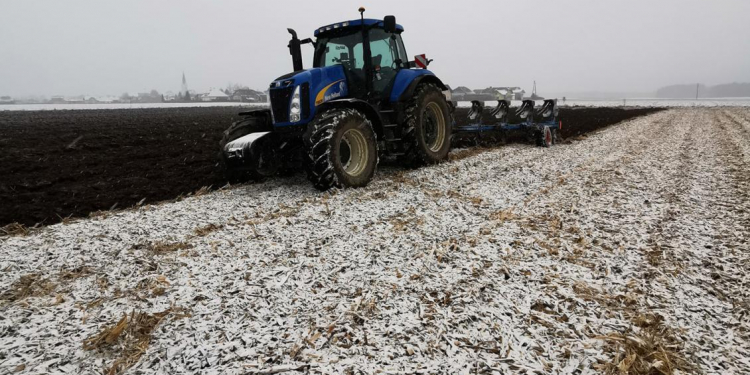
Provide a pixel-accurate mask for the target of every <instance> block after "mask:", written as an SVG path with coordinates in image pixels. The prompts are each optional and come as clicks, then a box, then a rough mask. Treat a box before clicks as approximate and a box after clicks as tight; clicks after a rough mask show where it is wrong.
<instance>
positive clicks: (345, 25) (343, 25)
mask: <svg viewBox="0 0 750 375" xmlns="http://www.w3.org/2000/svg"><path fill="white" fill-rule="evenodd" d="M362 22H364V23H365V26H376V27H383V20H375V19H372V18H365V19H364V21H363V20H361V19H359V20H351V21H344V22H338V23H332V24H330V25H325V26H322V27H320V28H318V29H317V30H315V37H320V36H326V35H327V34H333V33H336V32H340V31H343V30H347V29H353V28H355V27H362ZM403 31H404V27H403V26H401V25H396V32H397V33H401V32H403Z"/></svg>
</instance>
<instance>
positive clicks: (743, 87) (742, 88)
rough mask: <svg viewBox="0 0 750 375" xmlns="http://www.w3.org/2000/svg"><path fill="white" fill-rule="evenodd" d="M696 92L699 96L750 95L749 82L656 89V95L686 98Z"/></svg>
mask: <svg viewBox="0 0 750 375" xmlns="http://www.w3.org/2000/svg"><path fill="white" fill-rule="evenodd" d="M696 89H697V90H696ZM696 92H697V94H698V97H699V98H740V97H750V83H727V84H723V85H716V86H706V85H696V84H687V85H672V86H667V87H662V88H660V89H659V90H657V91H656V97H657V98H675V99H688V98H695V96H696Z"/></svg>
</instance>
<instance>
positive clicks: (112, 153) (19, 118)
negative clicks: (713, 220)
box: [0, 107, 658, 226]
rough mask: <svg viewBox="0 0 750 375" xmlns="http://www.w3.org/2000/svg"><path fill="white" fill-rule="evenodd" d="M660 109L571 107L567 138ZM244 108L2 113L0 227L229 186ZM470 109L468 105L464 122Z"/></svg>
mask: <svg viewBox="0 0 750 375" xmlns="http://www.w3.org/2000/svg"><path fill="white" fill-rule="evenodd" d="M657 110H658V109H623V108H563V109H561V111H560V119H561V120H562V121H563V125H564V126H563V132H562V135H563V137H571V136H576V135H580V134H583V133H586V132H589V131H592V130H596V129H599V128H602V127H604V126H608V125H611V124H614V123H617V122H620V121H623V120H627V119H630V118H633V117H637V116H642V115H645V114H649V113H653V112H655V111H657ZM239 111H240V110H239V109H238V108H227V107H221V108H179V109H175V108H172V109H126V110H77V111H39V112H25V111H24V112H0V226H4V225H6V224H9V223H14V222H18V223H21V224H24V225H29V226H33V225H36V224H42V225H48V224H53V223H56V222H59V221H61V220H62V219H63V218H66V217H82V216H87V215H88V214H89V213H91V212H95V211H99V210H108V209H111V208H113V207H117V208H125V207H131V206H133V205H136V204H138V203H139V202H143V203H154V202H158V201H164V200H169V199H174V198H177V197H179V196H180V195H184V194H189V193H192V192H195V191H197V190H199V189H201V188H203V187H207V186H213V187H214V188H215V187H220V186H223V185H224V184H225V181H224V180H223V179H222V178H221V177H219V174H218V171H217V163H216V155H217V151H218V150H217V149H218V144H219V141H220V139H221V133H222V132H223V131H224V130H225V129H226V128H227V127H228V126H229V124H230V123H231V122H232V121H233V120H236V119H237V118H238V116H237V113H238V112H239ZM465 118H466V110H465V109H459V110H458V111H457V113H456V119H457V121H458V122H459V123H461V122H462V121H464V119H465Z"/></svg>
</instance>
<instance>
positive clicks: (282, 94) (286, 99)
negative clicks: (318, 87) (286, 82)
mask: <svg viewBox="0 0 750 375" xmlns="http://www.w3.org/2000/svg"><path fill="white" fill-rule="evenodd" d="M292 94H294V86H291V87H285V88H282V89H271V93H270V95H271V111H273V119H274V122H277V123H283V122H289V103H290V102H291V100H292Z"/></svg>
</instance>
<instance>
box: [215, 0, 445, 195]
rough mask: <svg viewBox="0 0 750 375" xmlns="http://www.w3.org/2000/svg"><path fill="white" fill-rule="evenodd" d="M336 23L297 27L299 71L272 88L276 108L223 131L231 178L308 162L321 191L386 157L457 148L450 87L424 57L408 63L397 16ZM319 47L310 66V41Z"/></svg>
mask: <svg viewBox="0 0 750 375" xmlns="http://www.w3.org/2000/svg"><path fill="white" fill-rule="evenodd" d="M360 15H361V17H360V19H358V20H352V21H346V22H340V23H335V24H331V25H327V26H324V27H321V28H319V29H317V30H316V31H315V40H312V39H304V40H300V39H299V38H298V37H297V33H296V32H295V31H294V30H291V29H289V30H288V31H289V33H290V34H291V35H292V39H291V41H290V42H289V50H290V53H291V55H292V62H293V65H294V72H293V73H289V74H287V75H284V76H281V77H279V78H278V79H276V80H275V81H273V83H271V87H270V89H269V100H270V109H261V110H255V111H250V112H243V113H241V114H240V115H241V117H242V118H241V120H240V121H237V122H235V123H234V124H232V126H231V127H230V128H229V129H227V130H226V131H225V132H224V137H223V139H222V141H221V155H220V157H221V162H222V165H223V166H224V169H225V172H226V173H227V177H228V178H229V179H230V180H243V179H257V178H263V177H268V176H271V175H274V174H276V173H278V172H279V171H282V170H294V169H297V168H300V167H304V169H305V170H306V172H307V176H308V179H309V180H310V181H311V182H312V183H313V185H314V186H315V187H316V188H318V189H320V190H327V189H329V188H332V187H361V186H365V185H366V184H367V183H368V182H369V181H370V180H371V179H372V177H373V175H374V173H375V170H376V168H377V164H378V160H379V159H380V158H381V157H388V158H393V159H396V160H400V161H402V162H403V163H408V164H409V165H423V164H431V163H437V162H440V161H441V160H443V159H445V158H446V157H447V155H448V152H449V150H450V147H451V133H452V128H453V118H452V113H453V104H452V102H451V101H450V89H449V88H448V87H447V86H446V85H445V84H444V83H443V82H442V81H441V80H440V79H439V78H438V77H437V76H435V74H433V73H432V72H431V71H429V70H427V65H428V64H429V61H428V60H427V59H426V58H425V57H424V55H420V56H417V57H416V58H415V60H413V61H409V58H408V57H407V55H406V48H405V46H404V42H403V40H402V38H401V34H402V33H403V31H404V28H403V27H402V26H401V25H398V24H396V18H395V17H393V16H387V17H385V18H384V19H383V20H377V19H365V18H364V8H360ZM305 44H311V45H312V46H313V47H314V49H315V54H314V60H313V67H312V69H304V68H303V64H302V52H301V46H302V45H305Z"/></svg>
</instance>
